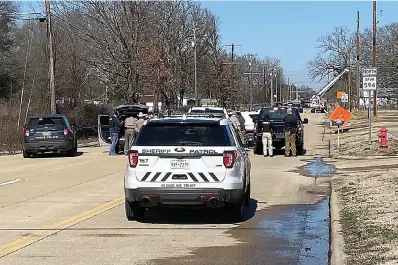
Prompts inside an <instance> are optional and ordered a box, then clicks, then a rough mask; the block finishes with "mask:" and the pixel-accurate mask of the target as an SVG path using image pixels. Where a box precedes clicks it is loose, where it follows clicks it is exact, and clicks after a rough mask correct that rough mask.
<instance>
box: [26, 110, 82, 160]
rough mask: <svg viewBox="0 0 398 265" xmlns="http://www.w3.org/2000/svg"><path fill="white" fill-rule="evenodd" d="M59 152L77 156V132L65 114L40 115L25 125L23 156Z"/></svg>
mask: <svg viewBox="0 0 398 265" xmlns="http://www.w3.org/2000/svg"><path fill="white" fill-rule="evenodd" d="M44 152H57V153H58V152H59V153H65V154H66V155H68V156H75V155H76V152H77V139H76V133H75V131H74V130H73V128H72V126H71V125H70V122H69V120H68V118H67V117H66V116H65V115H61V114H55V115H39V116H33V117H31V118H30V119H29V121H28V122H27V123H26V125H25V127H24V141H23V157H25V158H28V157H32V156H35V155H36V154H38V153H44Z"/></svg>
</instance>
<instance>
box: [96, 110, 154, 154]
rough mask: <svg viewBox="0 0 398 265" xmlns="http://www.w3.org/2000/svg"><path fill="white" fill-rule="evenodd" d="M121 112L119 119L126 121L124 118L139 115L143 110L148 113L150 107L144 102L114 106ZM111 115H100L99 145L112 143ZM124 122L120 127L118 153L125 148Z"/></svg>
mask: <svg viewBox="0 0 398 265" xmlns="http://www.w3.org/2000/svg"><path fill="white" fill-rule="evenodd" d="M114 110H117V112H118V113H119V115H118V118H119V120H120V121H121V122H122V123H124V120H125V119H126V118H127V117H128V116H129V115H133V116H134V117H137V115H138V113H140V112H142V113H143V114H148V110H149V107H148V106H146V105H142V104H133V105H120V106H117V107H115V108H114ZM109 118H110V116H109V115H99V116H98V140H99V145H100V146H104V145H110V144H111V142H112V141H111V136H110V134H109ZM124 142H125V138H124V124H123V125H122V127H121V128H120V138H119V142H118V144H117V146H116V153H119V152H121V151H123V149H124Z"/></svg>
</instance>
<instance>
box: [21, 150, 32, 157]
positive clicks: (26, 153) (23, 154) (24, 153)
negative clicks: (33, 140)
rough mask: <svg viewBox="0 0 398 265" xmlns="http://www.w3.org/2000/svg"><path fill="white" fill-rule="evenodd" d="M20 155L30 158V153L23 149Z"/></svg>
mask: <svg viewBox="0 0 398 265" xmlns="http://www.w3.org/2000/svg"><path fill="white" fill-rule="evenodd" d="M22 156H23V158H31V157H32V154H31V153H29V152H27V151H25V150H23V151H22Z"/></svg>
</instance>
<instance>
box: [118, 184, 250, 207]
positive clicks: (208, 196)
mask: <svg viewBox="0 0 398 265" xmlns="http://www.w3.org/2000/svg"><path fill="white" fill-rule="evenodd" d="M242 194H243V190H241V189H234V190H224V189H183V190H181V189H164V188H137V189H125V196H126V199H127V201H129V202H140V203H141V204H142V205H141V206H146V207H156V206H158V205H160V204H165V205H167V204H169V205H203V204H212V205H213V202H217V205H219V206H222V205H223V203H225V202H238V201H239V200H240V199H241V198H242ZM214 205H215V204H214Z"/></svg>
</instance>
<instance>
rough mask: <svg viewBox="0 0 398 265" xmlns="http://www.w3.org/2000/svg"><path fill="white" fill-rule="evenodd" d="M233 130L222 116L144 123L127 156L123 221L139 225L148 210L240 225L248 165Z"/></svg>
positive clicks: (247, 187)
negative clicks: (221, 216)
mask: <svg viewBox="0 0 398 265" xmlns="http://www.w3.org/2000/svg"><path fill="white" fill-rule="evenodd" d="M221 116H223V117H221ZM233 128H234V127H233V126H232V124H231V122H230V121H229V120H228V119H227V118H225V116H224V115H220V117H215V115H210V117H209V115H198V114H191V115H190V114H186V115H185V114H184V115H182V116H179V117H166V118H154V119H150V120H147V121H146V122H145V123H144V125H143V126H142V128H141V130H140V132H139V134H138V135H137V137H136V138H135V140H134V143H133V146H132V147H131V150H129V152H128V159H129V163H128V165H127V169H126V173H125V179H124V189H125V199H126V200H125V208H126V217H127V219H128V220H129V221H130V220H134V219H135V220H137V221H140V220H143V219H144V213H145V211H146V209H147V208H150V207H157V206H189V207H195V206H196V207H197V206H202V207H211V208H222V207H227V208H228V214H229V215H230V217H231V219H232V220H231V221H235V222H241V221H245V218H246V217H245V212H246V210H245V208H246V206H247V205H248V204H249V200H250V169H251V163H250V159H249V156H248V153H247V151H246V149H245V148H244V145H243V143H242V142H241V140H240V137H239V136H238V134H237V132H236V131H235V130H234V129H233Z"/></svg>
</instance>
